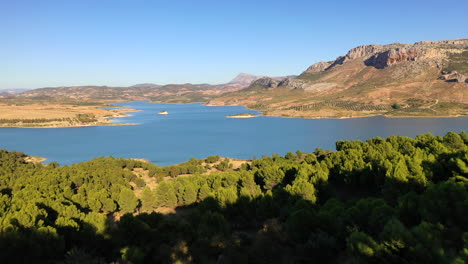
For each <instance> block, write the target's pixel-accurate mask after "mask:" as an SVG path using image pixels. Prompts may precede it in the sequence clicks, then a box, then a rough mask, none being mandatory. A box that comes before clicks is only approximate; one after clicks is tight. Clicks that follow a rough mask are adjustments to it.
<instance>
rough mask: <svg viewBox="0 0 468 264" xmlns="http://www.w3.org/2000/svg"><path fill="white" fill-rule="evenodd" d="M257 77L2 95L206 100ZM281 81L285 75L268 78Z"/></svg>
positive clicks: (47, 90)
mask: <svg viewBox="0 0 468 264" xmlns="http://www.w3.org/2000/svg"><path fill="white" fill-rule="evenodd" d="M259 78H269V77H264V76H255V75H251V74H247V73H241V74H239V75H238V76H236V77H235V78H234V79H233V80H231V81H230V82H228V83H226V84H217V85H211V84H191V83H186V84H168V85H158V84H153V83H142V84H136V85H132V86H128V87H109V86H70V87H51V88H39V89H34V90H29V91H26V92H23V93H21V94H18V95H15V96H12V95H11V94H4V95H3V97H10V98H11V97H14V98H28V99H39V100H41V99H47V98H51V99H71V100H84V101H98V102H103V101H123V100H151V101H155V102H174V103H175V102H177V103H188V102H206V101H208V100H210V99H211V98H213V97H216V96H219V95H221V94H223V93H226V92H233V91H237V90H240V89H243V88H245V87H248V86H249V85H250V84H251V82H252V81H255V80H257V79H259ZM271 78H273V79H275V80H280V79H283V78H285V77H271Z"/></svg>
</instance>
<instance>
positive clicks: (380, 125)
mask: <svg viewBox="0 0 468 264" xmlns="http://www.w3.org/2000/svg"><path fill="white" fill-rule="evenodd" d="M119 105H122V106H124V107H129V108H135V109H139V110H141V111H140V112H135V113H131V116H129V117H124V118H118V119H115V120H114V121H115V122H123V123H139V124H140V125H131V126H100V127H76V128H49V129H44V128H42V129H41V128H38V129H34V128H0V148H5V149H8V150H11V151H13V150H16V151H22V152H25V153H27V154H29V155H36V156H41V157H45V158H47V159H48V160H47V162H51V161H57V162H59V163H60V164H62V165H64V164H72V163H76V162H81V161H86V160H90V159H92V158H95V157H101V156H111V155H112V156H114V157H124V158H143V159H147V160H150V161H151V162H153V163H156V164H158V165H170V164H176V163H181V162H184V161H187V160H188V159H189V158H191V157H195V158H204V157H206V156H209V155H220V156H224V157H232V158H239V159H252V158H254V157H258V158H260V157H261V156H262V155H271V154H273V153H278V154H280V155H284V154H285V153H286V152H288V151H292V152H294V151H296V150H301V151H304V152H311V151H314V150H315V148H323V149H332V150H333V149H335V142H336V141H337V140H340V139H361V140H366V139H369V138H371V137H376V136H380V137H387V136H389V135H403V136H410V137H414V136H416V135H418V134H423V133H428V132H431V133H432V134H435V135H444V134H445V133H447V132H448V131H455V132H461V131H468V117H458V118H385V117H380V116H378V117H369V118H353V119H298V118H279V117H265V116H261V117H256V118H250V119H233V118H226V116H227V115H232V114H237V113H244V112H250V113H256V112H255V111H251V110H247V109H245V108H244V107H240V106H223V107H210V106H205V105H203V104H200V103H196V104H186V105H175V104H154V103H148V102H142V101H138V102H128V103H119ZM162 110H167V111H168V112H169V115H158V114H157V113H158V112H159V111H162Z"/></svg>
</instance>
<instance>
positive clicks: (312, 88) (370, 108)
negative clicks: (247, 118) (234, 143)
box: [210, 39, 468, 117]
mask: <svg viewBox="0 0 468 264" xmlns="http://www.w3.org/2000/svg"><path fill="white" fill-rule="evenodd" d="M465 76H468V39H454V40H445V41H421V42H417V43H415V44H401V43H395V44H390V45H363V46H359V47H356V48H353V49H351V50H350V51H349V52H348V53H347V54H346V55H344V56H340V57H338V58H337V59H336V60H334V61H329V62H319V63H316V64H313V65H312V66H310V67H309V68H308V69H307V70H305V71H304V72H303V73H302V74H301V75H299V76H298V77H296V78H285V79H283V80H275V79H272V78H260V79H258V80H256V81H254V82H253V83H252V84H251V85H250V86H249V87H248V88H246V89H243V90H241V91H237V92H233V93H227V94H225V95H223V96H221V97H219V98H216V99H213V100H211V101H210V104H212V105H232V104H235V105H245V106H247V107H250V108H254V109H258V110H261V111H263V112H265V113H266V114H269V115H282V116H297V117H353V116H367V115H376V114H387V115H394V116H414V115H417V116H421V115H425V116H447V115H450V116H452V115H460V114H463V115H464V114H467V113H468V111H467V108H468V84H467V83H466V82H467V80H466V77H465Z"/></svg>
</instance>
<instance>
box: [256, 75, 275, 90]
mask: <svg viewBox="0 0 468 264" xmlns="http://www.w3.org/2000/svg"><path fill="white" fill-rule="evenodd" d="M279 83H280V81H279V80H275V79H273V78H270V77H263V78H260V79H258V80H255V81H253V82H252V83H251V85H250V86H254V87H255V86H257V87H258V86H260V87H265V88H276V87H278V84H279Z"/></svg>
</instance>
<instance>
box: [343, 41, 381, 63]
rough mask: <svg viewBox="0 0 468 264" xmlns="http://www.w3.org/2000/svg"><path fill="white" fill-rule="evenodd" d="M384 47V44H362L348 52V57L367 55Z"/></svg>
mask: <svg viewBox="0 0 468 264" xmlns="http://www.w3.org/2000/svg"><path fill="white" fill-rule="evenodd" d="M383 49H384V46H382V45H378V44H372V45H362V46H358V47H356V48H352V49H350V50H349V51H348V53H347V54H346V58H347V59H349V60H354V59H357V58H361V57H366V56H369V55H372V54H375V53H377V52H380V51H382V50H383Z"/></svg>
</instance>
